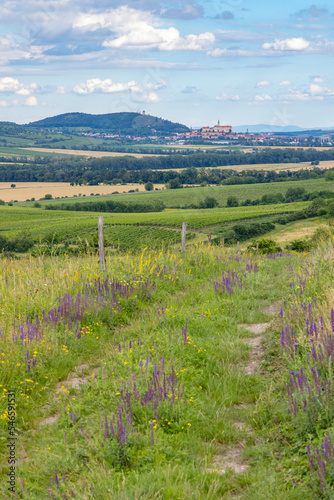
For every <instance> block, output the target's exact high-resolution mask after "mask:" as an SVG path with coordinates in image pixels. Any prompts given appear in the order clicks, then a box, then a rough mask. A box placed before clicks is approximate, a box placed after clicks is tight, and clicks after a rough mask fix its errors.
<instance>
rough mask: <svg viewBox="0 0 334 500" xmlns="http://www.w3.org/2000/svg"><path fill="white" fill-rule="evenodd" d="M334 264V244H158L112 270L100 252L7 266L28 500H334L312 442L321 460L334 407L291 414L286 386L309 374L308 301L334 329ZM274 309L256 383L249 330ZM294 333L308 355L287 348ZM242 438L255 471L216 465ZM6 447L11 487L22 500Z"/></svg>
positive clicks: (22, 478)
mask: <svg viewBox="0 0 334 500" xmlns="http://www.w3.org/2000/svg"><path fill="white" fill-rule="evenodd" d="M333 254H334V250H333V247H332V245H329V246H327V247H324V248H321V249H319V250H318V251H316V252H314V253H312V254H307V255H304V254H288V255H285V254H279V255H273V256H258V255H250V254H247V253H236V252H235V251H234V250H226V249H222V248H219V247H208V246H207V245H196V246H194V247H193V248H192V249H188V250H187V252H186V253H185V254H180V253H179V252H177V251H161V252H150V251H149V250H148V249H145V250H144V251H142V252H139V253H132V254H116V255H114V256H109V257H108V258H107V272H106V274H103V275H101V273H100V270H99V263H98V260H97V258H96V257H95V256H86V257H79V258H68V257H62V258H47V257H43V258H36V259H32V258H30V259H29V258H27V259H21V260H20V261H9V260H1V261H0V266H1V276H0V294H1V297H2V302H1V310H0V320H1V330H2V332H1V336H0V355H1V365H2V370H1V374H0V377H1V380H0V384H1V388H0V389H1V392H2V397H0V403H1V419H0V422H1V425H2V426H3V427H2V436H3V438H2V443H4V442H5V439H6V437H7V425H8V422H7V419H8V415H7V413H6V409H7V396H6V392H8V391H9V390H14V391H15V394H16V404H17V406H16V436H17V445H16V450H17V458H18V460H19V462H18V463H17V464H16V466H17V469H16V473H17V476H16V478H17V481H16V490H17V492H16V495H17V496H18V497H19V498H23V499H39V498H41V499H44V498H48V496H49V497H51V498H57V499H58V498H71V496H72V497H73V496H75V497H76V498H82V499H100V498H101V499H102V498H106V497H107V498H108V497H109V498H117V499H127V498H138V499H139V498H140V499H151V498H158V499H165V498H175V499H176V498H194V499H202V498H208V499H217V498H232V496H235V495H238V496H239V497H240V498H245V499H246V498H265V497H266V498H275V499H276V498H281V499H283V498H284V499H285V498H291V499H295V498H296V499H298V498H302V496H303V498H310V499H313V498H331V497H330V494H331V487H332V479H331V475H330V470H331V469H330V467H331V463H330V462H328V463H327V464H326V467H327V469H326V470H327V476H326V483H324V480H323V478H320V479H321V480H322V482H321V481H320V479H319V476H318V474H317V470H318V469H317V466H315V471H314V472H312V471H310V469H309V465H308V458H307V444H308V443H310V447H311V448H310V449H311V453H316V452H315V451H314V452H313V451H312V450H315V449H316V447H317V446H320V444H321V443H322V441H323V439H324V437H325V436H326V433H327V430H328V429H331V426H332V423H333V421H332V420H330V419H329V420H328V418H329V417H328V416H327V417H326V418H327V420H324V418H325V417H323V415H325V413H326V412H324V411H323V410H322V409H321V408H319V410H317V411H318V412H319V413H318V417H319V419H318V421H319V422H320V427H319V426H317V425H315V426H314V425H313V424H312V422H313V420H312V418H313V417H312V414H310V418H308V414H306V415H303V414H302V418H301V417H300V415H299V416H298V417H297V418H295V417H294V415H292V414H291V413H288V411H287V410H288V409H289V408H290V404H289V397H288V393H287V391H286V384H287V383H289V376H290V375H289V369H290V370H291V369H293V370H295V371H296V370H300V367H301V366H304V367H305V371H307V370H308V369H309V368H308V364H309V363H310V360H309V358H308V356H307V355H308V352H311V351H310V349H309V347H308V345H309V338H308V336H307V334H306V333H305V320H306V319H309V320H310V318H309V313H308V312H307V314H306V315H305V314H304V312H305V307H306V310H307V311H308V303H310V302H312V315H313V316H312V317H313V320H312V322H313V323H314V322H316V321H318V318H320V315H322V317H323V318H324V324H325V326H326V327H328V328H331V319H330V307H331V304H330V300H331V299H330V297H332V295H331V294H330V293H329V292H330V290H331V282H332V279H333V275H334V267H333V264H332V261H333ZM111 290H112V292H111ZM71 298H73V301H71V300H72V299H71ZM314 299H316V302H314ZM272 304H281V305H282V313H281V315H279V314H277V317H274V320H273V324H272V327H271V330H270V333H269V334H268V335H267V336H266V338H267V340H266V357H265V360H264V361H265V362H264V364H263V367H262V369H261V370H259V371H258V372H257V373H256V374H255V375H246V373H245V371H244V365H245V363H247V361H248V359H249V347H248V345H247V337H248V336H250V335H251V334H250V333H249V332H247V331H246V330H245V329H244V328H243V327H241V326H239V325H240V324H245V323H246V324H247V323H248V324H253V323H260V322H265V321H269V320H270V319H271V317H270V316H268V312H267V309H266V306H269V305H272ZM43 311H44V312H43ZM328 314H329V319H328ZM37 315H38V318H37ZM56 317H59V320H57V321H55V318H56ZM43 318H44V320H43ZM287 325H288V326H289V331H291V327H292V326H293V327H294V331H295V332H296V333H295V336H296V338H297V339H298V340H297V342H298V346H300V347H298V353H297V354H294V356H293V357H291V351H289V349H287V348H286V347H284V345H282V344H281V343H280V336H281V328H282V326H284V328H285V327H286V326H287ZM283 344H284V343H283ZM289 345H290V344H289ZM28 351H29V355H27V352H28ZM311 359H313V358H311ZM34 360H35V361H34ZM327 361H328V360H327ZM79 366H80V368H79V369H78V368H77V367H79ZM328 366H329V365H328V362H327V363H325V365H324V368H323V367H320V368H321V370H324V374H325V375H326V377H327V378H328V377H331V376H332V375H331V372H329V371H328V370H329V368H328ZM310 373H311V372H310ZM245 404H247V405H250V406H243V407H241V408H240V406H239V405H245ZM326 404H327V403H326ZM326 407H327V406H326ZM51 416H54V420H53V421H52V420H51V419H49V420H46V419H48V418H49V417H51ZM311 417H312V418H311ZM320 417H321V419H320ZM330 418H332V417H330ZM333 418H334V417H333ZM240 421H242V422H244V423H245V424H246V425H247V426H249V427H250V428H251V429H252V431H253V432H254V433H255V434H253V433H252V432H251V433H247V432H245V431H243V430H242V429H241V428H239V427H238V426H236V425H235V423H236V422H240ZM240 443H242V447H243V452H242V455H241V460H243V462H244V463H245V464H247V465H248V466H249V468H248V469H247V470H246V471H245V472H243V473H242V474H235V473H234V472H233V470H228V471H227V472H226V473H222V471H220V470H219V469H218V470H217V469H215V467H214V466H213V460H214V458H215V457H216V456H217V455H222V454H223V453H224V452H225V451H226V450H228V449H229V448H233V447H238V446H240ZM1 452H2V454H1V458H0V463H1V474H2V479H3V481H2V482H1V488H2V489H0V491H1V493H2V495H3V497H4V498H11V496H10V495H11V493H10V492H8V490H7V489H6V488H7V486H6V482H5V475H6V473H8V463H7V451H6V448H5V447H3V448H2V450H1ZM324 484H325V486H324ZM326 495H327V496H326ZM13 497H14V495H13Z"/></svg>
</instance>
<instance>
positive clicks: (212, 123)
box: [1, 111, 334, 130]
mask: <svg viewBox="0 0 334 500" xmlns="http://www.w3.org/2000/svg"><path fill="white" fill-rule="evenodd" d="M122 112H123V113H124V112H126V111H115V112H114V113H122ZM131 112H135V113H142V111H131ZM71 113H84V114H90V115H104V114H112V113H113V111H110V112H108V113H87V112H85V111H65V112H64V113H57V114H54V115H47V116H44V117H42V118H39V119H37V120H32V121H30V122H25V123H19V122H12V123H16V124H17V125H29V123H34V122H36V121H39V120H44V119H46V118H50V117H54V116H59V115H64V114H71ZM146 114H149V115H152V116H156V115H154V114H152V113H146ZM161 118H162V119H164V120H170V121H172V122H174V123H180V124H182V125H186V126H187V127H189V128H192V129H200V128H202V127H205V126H214V125H216V124H217V123H218V119H217V120H216V121H215V122H213V121H211V123H203V124H202V125H192V126H191V125H188V124H187V123H184V122H181V121H179V120H175V119H170V118H165V117H164V116H161ZM219 120H220V124H221V125H231V126H232V128H240V127H259V126H265V127H272V128H276V127H277V128H294V127H296V128H301V129H304V130H326V129H333V130H334V125H333V126H329V127H328V126H315V125H312V126H306V125H304V126H300V125H295V124H289V125H273V124H270V123H241V124H233V123H224V122H222V120H221V119H219ZM1 121H10V120H1Z"/></svg>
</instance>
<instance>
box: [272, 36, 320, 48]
mask: <svg viewBox="0 0 334 500" xmlns="http://www.w3.org/2000/svg"><path fill="white" fill-rule="evenodd" d="M309 46H310V42H309V41H308V40H305V39H304V38H302V37H299V38H286V39H285V40H278V39H276V40H275V41H274V42H272V43H268V42H267V43H264V44H263V45H262V48H263V49H265V50H276V51H286V50H297V51H300V50H305V49H307V48H309Z"/></svg>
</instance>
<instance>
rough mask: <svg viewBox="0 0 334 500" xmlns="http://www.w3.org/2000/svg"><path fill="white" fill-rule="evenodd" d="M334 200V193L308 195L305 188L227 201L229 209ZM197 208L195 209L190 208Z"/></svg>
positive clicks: (313, 192) (234, 198) (314, 192)
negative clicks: (319, 199)
mask: <svg viewBox="0 0 334 500" xmlns="http://www.w3.org/2000/svg"><path fill="white" fill-rule="evenodd" d="M318 198H321V199H332V198H334V191H329V190H322V191H312V192H309V193H307V192H306V190H305V188H303V187H299V186H298V187H295V188H294V187H290V188H289V189H287V191H286V192H285V193H270V194H264V195H263V196H262V197H261V198H258V199H256V200H250V199H249V198H248V199H246V200H244V201H243V202H239V199H238V198H237V197H236V196H229V197H228V199H227V206H228V207H238V206H243V207H247V206H255V205H273V204H277V203H293V202H295V201H312V200H315V199H318ZM190 208H195V207H190Z"/></svg>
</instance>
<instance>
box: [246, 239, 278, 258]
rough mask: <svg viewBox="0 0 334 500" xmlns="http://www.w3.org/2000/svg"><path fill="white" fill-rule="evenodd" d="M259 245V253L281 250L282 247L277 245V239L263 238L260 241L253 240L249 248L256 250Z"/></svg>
mask: <svg viewBox="0 0 334 500" xmlns="http://www.w3.org/2000/svg"><path fill="white" fill-rule="evenodd" d="M257 243H258V245H259V250H258V251H259V253H261V254H263V255H265V254H269V253H274V252H280V251H281V250H282V249H281V248H280V247H279V246H277V243H276V241H274V240H272V239H270V238H262V239H261V240H259V241H257V242H256V241H255V240H253V241H252V243H251V244H250V245H249V246H248V247H247V250H250V251H254V250H256V245H257Z"/></svg>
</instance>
